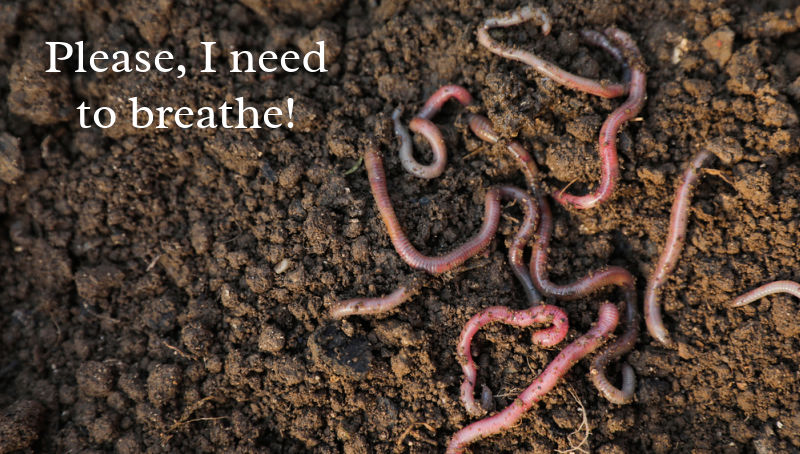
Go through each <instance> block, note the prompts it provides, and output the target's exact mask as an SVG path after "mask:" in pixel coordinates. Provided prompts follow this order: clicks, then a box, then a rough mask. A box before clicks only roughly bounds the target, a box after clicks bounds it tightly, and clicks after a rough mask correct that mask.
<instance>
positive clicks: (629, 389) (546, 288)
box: [530, 194, 639, 405]
mask: <svg viewBox="0 0 800 454" xmlns="http://www.w3.org/2000/svg"><path fill="white" fill-rule="evenodd" d="M538 202H539V228H538V230H537V234H536V242H535V243H534V245H533V251H532V252H531V261H530V275H531V278H532V279H533V284H534V285H535V286H536V288H537V289H538V290H539V291H540V292H541V293H542V294H544V295H545V296H550V297H554V298H557V299H562V300H574V299H577V298H582V297H584V296H587V295H589V294H591V293H592V292H594V291H596V290H598V289H601V288H603V287H607V286H609V285H614V286H617V287H620V288H621V289H622V293H623V295H624V299H623V302H622V303H620V306H621V307H620V310H623V311H624V312H625V325H626V329H625V333H624V334H623V335H622V336H620V337H619V338H618V339H617V340H616V341H615V342H613V343H612V344H611V345H609V346H608V347H607V348H606V349H604V350H603V351H602V352H600V353H599V354H598V355H597V356H596V357H595V359H594V361H593V362H592V368H591V374H590V375H591V378H592V382H593V383H594V385H595V387H596V388H597V389H598V391H600V393H601V394H602V395H603V396H604V397H605V398H606V399H607V400H609V401H610V402H612V403H615V404H620V405H621V404H625V403H629V402H630V401H632V400H633V393H634V390H635V387H636V376H635V375H634V372H633V369H632V368H631V366H629V365H628V364H623V366H622V389H621V390H620V389H618V388H616V387H615V386H614V385H612V384H611V382H610V381H609V380H608V378H607V377H606V374H605V370H606V366H608V363H609V362H611V361H612V360H614V359H616V358H619V357H621V356H622V355H624V354H625V353H628V352H629V351H630V350H631V349H632V348H633V346H634V344H636V340H637V339H638V338H639V313H638V310H637V304H636V288H635V280H634V278H633V275H632V274H631V273H630V272H628V270H626V269H625V268H621V267H618V266H609V267H607V268H603V269H600V270H597V271H594V272H591V273H589V274H588V275H587V276H585V277H583V278H582V279H579V280H577V281H575V282H573V283H571V284H565V285H558V284H555V283H553V282H552V281H550V279H549V278H548V275H547V274H548V273H547V256H548V249H549V246H550V237H551V236H552V233H553V216H552V213H551V211H550V205H549V204H548V203H547V200H546V199H545V198H544V196H542V195H541V194H539V197H538Z"/></svg>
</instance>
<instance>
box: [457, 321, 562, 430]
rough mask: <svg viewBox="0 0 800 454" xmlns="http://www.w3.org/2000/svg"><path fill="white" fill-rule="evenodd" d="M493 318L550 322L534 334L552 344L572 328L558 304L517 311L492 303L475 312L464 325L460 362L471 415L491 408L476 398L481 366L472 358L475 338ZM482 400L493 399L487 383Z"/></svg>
mask: <svg viewBox="0 0 800 454" xmlns="http://www.w3.org/2000/svg"><path fill="white" fill-rule="evenodd" d="M492 322H502V323H505V324H507V325H513V326H519V327H526V326H530V325H533V324H534V323H540V324H551V325H552V326H550V327H549V328H544V329H541V330H539V331H536V332H534V333H533V335H532V336H531V340H532V341H533V343H534V344H535V345H541V346H543V347H552V346H554V345H556V344H558V343H559V342H561V341H562V340H563V339H564V337H566V335H567V331H568V330H569V322H568V321H567V314H566V313H565V312H564V310H563V309H561V308H560V307H556V306H534V307H530V308H528V309H525V310H521V311H514V310H511V309H509V308H507V307H505V306H493V307H490V308H487V309H484V310H483V311H481V312H479V313H478V314H475V316H474V317H472V318H471V319H470V320H469V321H468V322H467V324H466V325H464V328H463V329H462V330H461V336H460V337H459V341H458V348H457V352H458V362H459V363H460V364H461V369H462V370H463V371H464V382H463V383H462V384H461V401H462V402H463V403H464V406H465V407H466V409H467V413H469V414H470V415H472V416H481V415H483V414H485V413H486V411H487V410H488V408H487V405H486V402H482V403H481V404H479V403H477V402H476V401H475V382H476V380H477V376H478V369H477V367H476V366H475V362H474V361H473V360H472V350H471V344H472V338H473V336H475V334H476V333H477V332H478V330H480V329H481V328H482V327H483V326H484V325H487V324H489V323H492ZM483 391H484V392H483V393H482V396H481V400H482V401H483V400H484V399H486V396H487V395H488V399H491V391H489V389H488V387H485V388H484V390H483Z"/></svg>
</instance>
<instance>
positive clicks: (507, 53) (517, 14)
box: [478, 6, 628, 98]
mask: <svg viewBox="0 0 800 454" xmlns="http://www.w3.org/2000/svg"><path fill="white" fill-rule="evenodd" d="M532 19H538V20H539V22H541V24H542V34H544V35H545V36H546V35H548V34H549V33H550V16H549V15H548V14H547V12H546V11H545V10H544V9H542V8H532V7H531V6H525V7H523V8H521V9H518V10H516V11H514V12H512V13H510V14H507V15H506V16H501V17H493V18H489V19H486V20H485V21H484V22H483V25H482V26H481V27H480V28H478V42H479V43H480V44H481V45H482V46H483V47H485V48H486V49H488V50H489V51H490V52H492V53H494V54H496V55H499V56H501V57H504V58H508V59H510V60H516V61H518V62H521V63H525V64H526V65H528V66H530V67H532V68H533V69H534V70H536V71H537V72H539V73H540V74H542V75H543V76H545V77H548V78H550V79H553V80H554V81H555V82H556V83H558V84H560V85H563V86H565V87H568V88H571V89H573V90H579V91H584V92H586V93H591V94H593V95H598V96H601V97H603V98H616V97H617V96H621V95H624V94H625V93H626V92H627V91H628V86H627V85H626V84H619V83H609V82H606V81H601V82H598V81H596V80H593V79H589V78H586V77H581V76H577V75H575V74H572V73H570V72H568V71H565V70H564V69H562V68H560V67H558V66H556V65H554V64H553V63H550V62H549V61H546V60H542V59H541V58H539V56H537V55H536V54H534V53H532V52H528V51H525V50H521V49H515V48H514V47H511V46H507V45H505V44H502V43H499V42H497V41H495V40H494V39H492V37H491V36H490V35H489V30H490V29H492V28H496V27H511V26H513V25H519V24H521V23H524V22H527V21H529V20H532ZM590 42H591V43H592V44H595V43H596V42H595V41H592V40H591V38H590ZM600 46H601V47H603V48H604V49H605V50H609V49H613V46H610V47H606V46H604V45H602V44H600ZM618 53H619V52H618V51H617V52H616V54H618ZM611 54H612V56H615V52H613V51H612V52H611Z"/></svg>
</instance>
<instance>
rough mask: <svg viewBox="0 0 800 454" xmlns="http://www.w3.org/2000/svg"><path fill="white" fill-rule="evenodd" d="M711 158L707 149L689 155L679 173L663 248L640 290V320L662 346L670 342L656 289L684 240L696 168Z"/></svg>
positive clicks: (674, 263) (699, 167) (674, 259)
mask: <svg viewBox="0 0 800 454" xmlns="http://www.w3.org/2000/svg"><path fill="white" fill-rule="evenodd" d="M713 157H714V155H713V154H711V153H710V152H709V151H705V150H704V151H701V152H699V153H697V155H695V157H694V158H692V160H691V162H689V166H688V167H687V168H686V170H685V171H684V172H683V175H682V176H681V182H680V185H679V186H678V190H677V191H676V192H675V200H674V201H673V202H672V211H671V213H670V221H669V233H667V241H666V242H665V243H664V250H663V251H662V252H661V256H660V257H659V258H658V263H657V264H656V266H655V268H653V273H652V274H651V275H650V279H649V280H648V281H647V289H646V290H645V293H644V320H645V323H646V324H647V330H648V331H649V332H650V335H651V336H653V337H654V338H655V339H656V340H658V341H659V342H661V343H662V344H663V345H665V346H672V345H674V343H673V342H672V340H671V339H670V338H669V333H668V332H667V329H666V328H665V327H664V322H663V321H662V319H661V308H660V305H659V301H658V290H659V289H660V288H661V286H662V285H664V283H665V282H666V281H667V278H668V277H669V274H670V273H672V271H673V270H674V269H675V265H677V263H678V258H679V257H680V254H681V249H683V242H684V241H685V239H686V224H687V223H688V222H689V205H690V204H691V198H692V191H693V189H694V185H695V183H696V182H697V179H698V178H699V176H700V174H699V172H698V171H699V170H700V169H701V168H702V167H703V166H705V165H706V164H708V163H709V162H710V160H711V159H712V158H713Z"/></svg>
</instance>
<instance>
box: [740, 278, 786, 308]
mask: <svg viewBox="0 0 800 454" xmlns="http://www.w3.org/2000/svg"><path fill="white" fill-rule="evenodd" d="M775 293H788V294H790V295H794V296H795V297H797V298H800V284H798V283H797V282H793V281H775V282H770V283H769V284H764V285H762V286H761V287H758V288H757V289H755V290H750V291H749V292H747V293H745V294H743V295H740V296H739V297H737V298H736V299H734V300H733V301H731V303H730V307H742V306H747V305H748V304H750V303H752V302H753V301H756V300H760V299H761V298H763V297H765V296H767V295H773V294H775Z"/></svg>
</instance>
